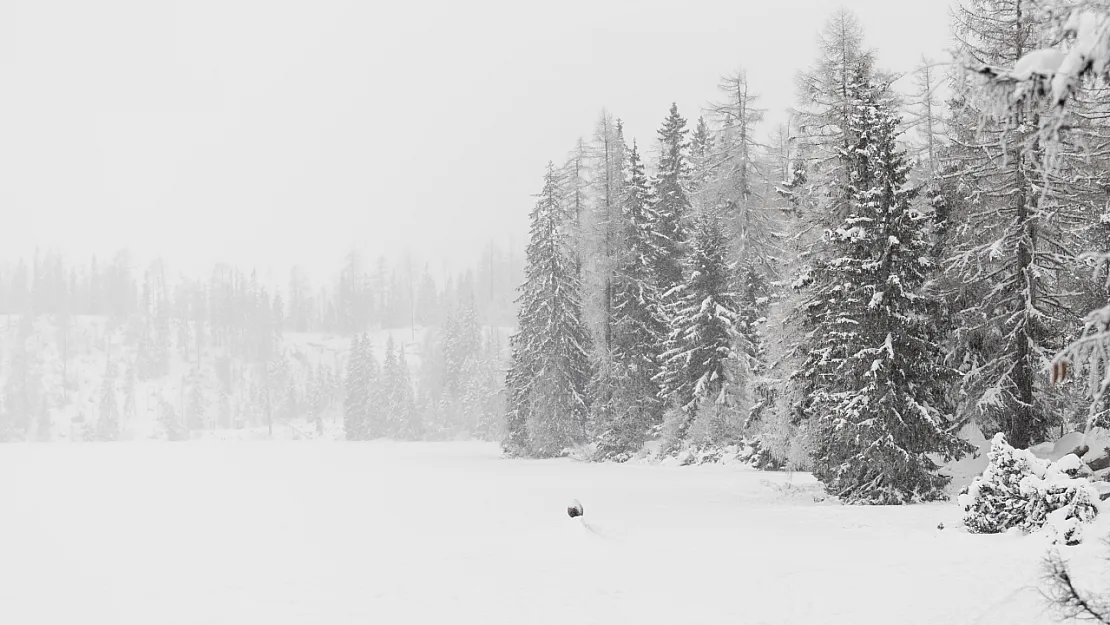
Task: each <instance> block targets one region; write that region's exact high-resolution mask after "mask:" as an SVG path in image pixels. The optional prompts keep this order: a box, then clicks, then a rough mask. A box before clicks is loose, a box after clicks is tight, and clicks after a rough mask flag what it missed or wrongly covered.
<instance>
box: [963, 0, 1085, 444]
mask: <svg viewBox="0 0 1110 625" xmlns="http://www.w3.org/2000/svg"><path fill="white" fill-rule="evenodd" d="M1031 9H1032V7H1030V5H1029V3H1028V2H1027V0H965V1H964V2H963V3H962V4H961V5H960V6H959V7H957V8H956V10H955V11H956V12H955V19H954V22H953V30H954V32H955V34H956V37H957V41H958V43H959V47H960V51H961V53H962V54H963V55H965V56H967V57H969V58H971V59H974V60H975V61H976V62H978V63H985V64H989V65H993V66H1003V67H1012V66H1014V64H1015V63H1016V62H1017V61H1018V60H1019V59H1021V58H1023V57H1024V56H1025V55H1026V53H1028V52H1030V51H1031V50H1034V49H1036V48H1037V47H1039V45H1040V41H1041V35H1040V33H1039V24H1038V23H1037V21H1038V17H1037V15H1036V13H1035V12H1034V11H1032V10H1031ZM961 96H962V98H963V101H962V105H963V108H964V109H966V110H960V111H957V115H955V116H954V120H953V121H954V123H955V122H957V121H958V122H962V123H963V124H974V126H972V127H971V128H967V127H962V128H955V129H954V131H955V132H954V135H955V137H956V148H957V149H955V150H954V160H955V168H956V171H955V173H954V174H953V175H954V176H955V177H956V178H957V180H958V181H959V183H960V190H961V191H962V192H963V195H964V197H963V198H960V199H961V200H962V202H963V204H964V205H965V207H964V208H963V209H962V210H960V211H958V212H957V213H956V214H955V215H954V216H953V217H954V220H955V222H956V223H955V224H954V226H955V232H953V233H952V236H953V237H954V239H955V240H954V242H953V244H954V246H955V249H954V256H953V257H952V258H951V259H950V260H949V263H950V265H951V267H952V268H953V269H955V270H956V271H958V272H959V276H960V278H961V280H960V283H961V287H960V288H961V289H971V290H973V291H974V294H973V297H969V298H966V300H967V305H966V307H965V308H964V310H962V311H960V314H959V326H960V327H959V336H960V339H961V341H960V348H961V356H962V359H963V360H964V361H965V362H966V363H967V365H966V368H967V373H966V375H964V377H963V382H962V393H961V394H962V396H964V397H965V398H966V401H965V402H964V405H963V406H961V410H960V414H961V416H963V417H968V418H971V417H974V418H976V420H978V421H979V422H980V424H981V426H982V427H983V429H984V430H985V431H986V432H987V433H990V432H995V431H1002V432H1004V433H1005V434H1006V438H1007V440H1008V441H1009V442H1010V443H1011V444H1012V445H1014V446H1015V447H1017V448H1026V447H1029V446H1030V445H1033V444H1035V443H1037V442H1040V441H1042V440H1044V439H1045V437H1046V436H1047V433H1048V428H1049V426H1050V425H1051V424H1052V419H1053V417H1052V414H1053V410H1051V409H1050V407H1049V406H1048V405H1047V404H1046V399H1047V397H1046V396H1047V393H1046V389H1045V384H1044V382H1045V381H1046V380H1045V378H1044V376H1041V375H1038V373H1039V371H1040V369H1041V368H1042V366H1043V363H1044V362H1045V361H1047V360H1048V358H1049V357H1050V354H1051V353H1052V352H1054V351H1055V350H1056V349H1058V348H1059V346H1060V345H1061V344H1062V343H1063V340H1064V334H1065V332H1066V330H1067V328H1068V326H1069V325H1070V322H1069V318H1070V317H1071V314H1070V312H1069V311H1068V307H1069V304H1068V302H1067V296H1066V295H1065V293H1066V291H1067V290H1068V289H1067V287H1066V285H1063V284H1061V282H1060V276H1061V275H1064V274H1066V273H1067V272H1062V271H1061V270H1062V269H1063V268H1064V267H1065V266H1066V265H1067V264H1068V263H1070V262H1071V259H1072V258H1073V257H1074V255H1075V254H1076V252H1077V250H1075V249H1074V243H1075V241H1074V238H1073V237H1074V235H1073V234H1072V231H1073V230H1074V229H1073V228H1072V227H1071V224H1069V223H1068V222H1069V221H1071V220H1070V219H1069V217H1068V214H1069V213H1071V212H1072V211H1073V210H1074V205H1073V204H1072V203H1071V202H1067V201H1060V200H1061V199H1062V198H1061V197H1060V196H1059V192H1060V185H1059V184H1056V183H1057V182H1058V181H1057V180H1049V179H1046V178H1045V177H1044V175H1042V171H1041V170H1042V166H1041V165H1042V159H1043V157H1044V150H1043V147H1042V146H1041V145H1040V139H1039V133H1038V131H1037V129H1038V127H1039V126H1040V124H1041V111H1042V108H1041V107H1039V106H1038V105H1037V104H1036V103H1035V102H1033V101H1031V100H1029V99H1024V100H1021V101H1020V103H1019V104H1018V105H1016V106H1015V107H1014V108H1013V110H1012V111H1010V113H1009V114H1008V115H1006V116H1005V117H997V118H992V116H991V114H990V113H991V111H990V109H991V108H992V106H991V104H990V103H988V102H985V101H984V98H982V97H981V96H982V94H980V93H979V92H978V90H977V89H975V88H973V89H970V90H966V91H965V92H964V93H962V94H961ZM1076 182H1078V180H1077V181H1076ZM1069 184H1071V183H1070V182H1069Z"/></svg>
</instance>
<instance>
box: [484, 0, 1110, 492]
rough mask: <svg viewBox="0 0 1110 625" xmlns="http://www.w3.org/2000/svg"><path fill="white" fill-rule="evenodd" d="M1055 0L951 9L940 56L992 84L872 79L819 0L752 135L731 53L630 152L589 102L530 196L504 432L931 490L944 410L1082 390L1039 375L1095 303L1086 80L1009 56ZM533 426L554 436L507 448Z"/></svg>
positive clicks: (1019, 440) (951, 425)
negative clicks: (784, 97)
mask: <svg viewBox="0 0 1110 625" xmlns="http://www.w3.org/2000/svg"><path fill="white" fill-rule="evenodd" d="M1058 18H1059V16H1058V15H1055V14H1052V13H1051V12H1049V13H1046V12H1042V11H1034V10H1030V9H1029V8H1028V7H1027V6H1026V3H1024V2H1021V1H1019V0H967V1H966V2H964V3H963V4H962V5H961V6H960V7H958V9H957V10H956V11H955V13H954V19H953V33H954V35H955V37H956V39H957V42H958V45H959V48H960V51H961V53H962V58H965V59H969V66H975V65H976V64H978V66H980V69H977V70H976V72H977V73H976V74H975V75H976V76H979V77H982V76H984V75H985V76H993V77H995V78H996V79H998V80H1000V81H1001V82H1002V83H1003V89H1004V90H1005V92H1004V94H1003V95H1004V96H1005V97H1004V98H1001V99H1000V98H999V97H997V96H998V94H997V93H992V92H991V91H990V89H984V87H983V86H982V84H981V81H980V82H976V81H974V80H971V81H965V80H954V81H952V82H950V83H946V82H945V79H946V77H945V76H943V75H942V74H941V73H940V72H939V71H938V70H937V69H936V67H935V66H934V65H931V64H929V63H928V62H925V63H924V64H923V65H922V67H921V68H920V69H919V70H918V71H916V72H915V74H914V76H913V80H907V81H899V80H898V78H899V76H897V75H895V74H893V73H891V72H887V71H884V70H882V69H881V68H880V62H879V55H878V53H877V52H876V51H874V50H871V49H869V48H868V47H867V46H866V45H865V37H864V32H863V30H862V28H861V27H860V25H859V22H858V20H857V19H856V17H855V16H854V15H853V14H852V13H851V12H849V11H847V10H839V11H837V12H835V13H834V14H833V15H832V16H831V17H830V18H829V20H828V22H827V24H826V27H825V29H824V30H823V31H822V33H821V35H820V36H819V38H818V42H817V43H818V56H817V59H816V60H815V62H814V64H813V65H812V66H810V67H809V68H806V69H804V70H803V71H801V72H800V73H799V75H798V81H797V84H798V88H799V91H798V106H797V107H796V108H795V109H794V110H792V111H791V112H790V113H791V114H790V117H789V121H788V123H786V124H784V125H783V126H781V127H778V128H774V129H772V132H771V133H770V139H765V138H763V137H765V136H766V130H765V129H762V128H760V124H761V122H762V121H763V119H764V111H763V110H761V109H759V108H758V107H757V105H756V103H757V101H758V98H757V96H756V95H755V93H754V92H753V90H752V89H751V88H750V86H749V84H748V80H747V76H746V74H745V72H743V71H738V72H736V73H735V74H733V75H730V76H728V77H726V78H725V79H723V80H722V83H721V93H722V97H721V100H720V101H719V102H714V103H710V104H708V105H707V106H706V108H705V111H706V113H707V114H706V115H704V116H701V117H699V118H698V119H697V120H696V122H695V123H692V124H688V122H687V119H686V118H684V117H683V116H682V115H681V114H680V112H679V111H678V109H677V107H676V106H673V105H672V106H671V108H670V110H669V112H668V113H667V115H666V116H665V117H664V119H663V122H662V124H661V126H660V129H659V130H658V133H657V137H656V142H655V145H656V146H657V147H658V150H657V152H655V151H653V152H654V153H655V154H656V157H655V158H654V159H653V162H651V163H650V164H648V165H647V166H645V164H644V163H642V162H641V154H640V151H639V150H638V148H637V144H636V141H635V140H629V139H628V138H627V134H628V129H627V128H625V127H624V125H623V124H622V123H621V122H620V121H619V120H617V121H613V118H612V116H611V115H610V114H609V113H607V112H606V113H603V114H602V116H601V119H600V121H599V124H598V129H599V130H598V132H596V133H595V134H594V136H593V137H591V138H590V139H583V140H579V141H578V143H577V146H576V148H575V149H574V150H573V151H572V153H571V157H570V158H569V159H568V161H567V164H566V165H565V166H564V167H562V168H555V169H552V170H550V171H549V172H548V176H547V177H546V178H545V185H544V192H543V194H542V196H541V203H540V205H542V206H543V207H544V209H543V210H540V205H538V206H537V211H538V212H534V213H533V229H532V244H531V246H530V247H529V250H528V256H527V259H526V262H527V267H528V273H527V278H526V280H525V282H524V285H523V286H522V287H521V288H520V293H521V299H520V302H521V309H520V311H519V313H518V314H519V317H518V319H519V323H518V328H517V334H516V335H514V336H513V337H512V359H513V362H512V367H511V369H510V371H509V372H508V375H507V378H506V385H507V388H506V397H507V401H508V403H507V406H506V411H507V419H506V427H507V430H506V432H505V438H504V440H505V447H506V449H507V450H508V451H510V452H512V453H514V454H522V455H536V456H544V455H551V454H563V453H570V452H571V448H573V447H577V446H580V445H582V444H583V443H589V444H590V447H589V449H590V450H592V456H593V457H594V458H595V459H599V460H605V459H613V460H619V461H623V460H627V459H630V458H632V457H636V456H643V455H650V454H657V455H662V456H677V457H679V458H684V459H686V460H690V459H691V458H695V457H697V458H701V457H714V458H715V457H720V452H719V450H722V449H728V448H740V447H743V448H746V449H747V448H752V445H756V446H758V448H759V449H760V450H761V453H760V458H763V459H765V460H766V458H767V457H768V455H769V456H770V457H771V458H773V460H771V461H768V462H767V464H769V465H771V466H782V465H787V466H794V467H804V468H808V469H812V470H813V471H814V473H815V475H817V477H818V478H819V479H821V481H822V482H824V484H825V486H826V488H827V489H828V490H829V492H830V493H833V494H835V495H837V496H838V497H840V498H841V499H842V500H843V501H847V502H853V503H908V502H913V501H921V500H929V499H935V498H939V497H944V496H946V491H945V487H946V484H947V478H945V477H943V476H941V475H940V474H938V464H937V463H938V461H940V460H944V459H951V458H955V457H959V456H960V455H961V454H962V453H964V452H965V451H966V450H967V444H966V443H964V442H962V441H961V440H960V439H959V437H958V436H957V433H958V432H959V431H960V429H961V428H962V427H964V426H965V425H966V424H968V423H974V424H975V425H977V426H978V427H979V428H980V429H981V430H983V431H984V432H985V433H986V434H988V435H993V434H994V433H997V432H1002V433H1004V434H1005V436H1006V437H1007V440H1009V441H1011V442H1012V443H1013V444H1015V445H1016V446H1019V447H1028V446H1030V445H1033V444H1035V443H1038V442H1041V441H1044V440H1046V439H1047V438H1048V437H1049V436H1050V434H1051V433H1052V432H1057V433H1058V432H1060V430H1061V428H1068V427H1076V426H1078V425H1079V424H1080V423H1081V422H1082V419H1083V418H1084V417H1085V416H1086V415H1087V414H1088V413H1090V412H1091V411H1092V410H1093V411H1095V412H1099V411H1101V410H1103V409H1104V406H1102V405H1094V404H1092V401H1091V398H1090V396H1086V397H1085V396H1084V395H1083V393H1082V392H1081V389H1078V388H1076V387H1075V386H1067V385H1065V387H1063V388H1062V389H1060V388H1050V385H1049V380H1048V376H1047V375H1045V373H1046V365H1047V363H1048V362H1049V361H1050V360H1051V358H1052V357H1053V355H1054V354H1055V353H1056V352H1058V351H1059V350H1060V349H1061V348H1063V347H1064V346H1065V345H1067V344H1068V343H1069V342H1070V341H1072V340H1073V339H1075V338H1077V337H1078V336H1079V335H1080V332H1081V331H1082V326H1081V324H1080V323H1079V319H1080V318H1081V316H1082V315H1083V314H1084V312H1085V310H1086V309H1089V308H1090V307H1092V306H1095V305H1099V300H1100V299H1101V300H1105V297H1106V293H1105V289H1104V287H1102V286H1098V285H1095V284H1094V283H1093V282H1091V281H1090V280H1089V279H1088V278H1087V277H1086V276H1083V275H1081V274H1080V273H1078V272H1076V271H1075V270H1074V269H1075V268H1076V267H1077V260H1078V259H1080V257H1081V256H1082V255H1083V253H1085V252H1092V251H1101V247H1100V246H1103V241H1104V238H1105V236H1104V235H1105V219H1103V214H1104V212H1105V211H1104V209H1103V208H1102V205H1103V204H1104V197H1103V196H1104V195H1105V191H1104V190H1105V188H1106V180H1105V176H1106V174H1105V172H1106V171H1110V167H1108V166H1107V165H1108V163H1106V159H1105V154H1107V153H1110V152H1108V151H1107V150H1106V149H1105V148H1106V146H1107V143H1106V142H1107V137H1110V133H1108V132H1107V128H1106V123H1105V121H1104V120H1105V119H1107V116H1106V114H1105V113H1106V111H1105V109H1106V107H1107V105H1108V103H1110V98H1107V97H1105V96H1106V94H1105V89H1104V88H1102V87H1100V86H1098V85H1095V84H1088V83H1087V82H1082V81H1081V80H1072V81H1069V82H1066V83H1062V84H1063V88H1064V92H1066V93H1064V95H1065V96H1066V98H1065V99H1067V100H1068V107H1065V108H1061V107H1060V105H1059V101H1060V100H1059V99H1058V98H1059V94H1057V93H1056V91H1053V90H1052V89H1046V88H1045V85H1046V84H1047V83H1044V82H1043V81H1044V80H1046V78H1045V76H1046V75H1047V76H1048V77H1049V78H1051V76H1050V74H1045V73H1044V72H1045V71H1047V70H1044V69H1042V67H1041V66H1042V65H1044V59H1055V60H1057V61H1059V60H1060V59H1062V58H1064V55H1063V54H1059V55H1056V56H1052V55H1046V54H1030V53H1035V52H1037V51H1038V48H1039V47H1041V46H1043V45H1045V42H1046V41H1049V40H1050V39H1048V38H1047V37H1048V35H1047V34H1046V33H1049V32H1056V33H1057V34H1059V33H1060V32H1063V33H1064V34H1067V33H1069V32H1070V33H1072V34H1074V33H1075V32H1079V31H1077V30H1075V29H1074V28H1073V29H1072V30H1070V31H1069V30H1068V27H1067V25H1064V27H1061V26H1060V24H1056V25H1055V26H1056V30H1055V31H1052V29H1051V28H1050V26H1052V24H1050V23H1049V22H1047V21H1046V20H1050V19H1058ZM1090 23H1091V24H1096V23H1101V22H1097V20H1096V21H1094V22H1090ZM1083 32H1086V31H1083ZM1100 32H1101V31H1100ZM1092 37H1094V36H1093V35H1092ZM1092 41H1098V39H1097V37H1094V39H1092ZM1072 54H1073V56H1074V55H1076V54H1079V55H1082V54H1084V53H1083V52H1074V53H1072ZM1030 58H1032V59H1034V60H1035V61H1037V62H1036V63H1034V62H1033V61H1030V60H1029V59H1030ZM984 67H985V68H986V69H982V68H984ZM1014 67H1017V69H1016V70H1014V71H1013V72H1010V73H1006V72H1007V71H1008V70H1006V69H1005V68H1014ZM1076 67H1077V68H1080V69H1082V68H1083V67H1085V66H1082V65H1077V66H1076ZM1099 67H1101V66H1099ZM999 68H1002V69H999ZM1050 69H1054V68H1050ZM1089 69H1090V67H1087V69H1084V70H1083V71H1088V70H1089ZM1094 71H1101V70H1099V69H1097V68H1096V69H1095V70H1094ZM1022 72H1024V74H1022ZM1038 72H1040V73H1038ZM958 73H959V72H957V74H958ZM1019 74H1020V75H1019ZM999 76H1001V77H1002V78H1001V79H999V78H998V77H999ZM1022 80H1027V81H1032V82H1033V83H1036V81H1037V80H1041V81H1042V83H1040V84H1041V86H1040V87H1037V86H1036V84H1033V86H1031V87H1028V88H1026V89H1025V91H1022V89H1023V87H1022V86H1021V85H1022V84H1023V83H1022V82H1021V81H1022ZM1015 84H1016V85H1017V86H1016V87H1015ZM898 85H902V86H905V87H906V88H907V91H906V92H899V90H898ZM1053 86H1054V88H1055V86H1056V83H1053ZM941 93H948V94H950V96H951V97H949V99H947V100H942V99H941V97H940V95H939V94H941ZM1046 93H1048V94H1050V96H1051V97H1049V98H1048V100H1052V97H1056V98H1057V99H1056V100H1052V101H1051V102H1048V103H1047V104H1046V103H1045V102H1044V101H1042V100H1038V99H1037V98H1036V97H1032V96H1034V95H1036V94H1041V95H1044V94H1046ZM1000 101H1001V102H1003V105H1001V106H1000V105H999V102H1000ZM1046 107H1048V108H1046ZM1049 109H1051V110H1049ZM1061 118H1063V121H1061ZM1046 129H1047V130H1046ZM1049 131H1050V132H1051V137H1049V135H1048V134H1046V132H1049ZM1049 138H1051V141H1049ZM614 159H615V160H614ZM1048 164H1050V165H1051V166H1046V165H1048ZM548 222H550V224H549V225H544V224H548ZM553 233H554V234H553ZM612 241H618V242H619V244H618V245H609V244H599V242H605V243H609V242H612ZM552 285H554V287H553V288H552ZM544 288H547V289H548V290H547V291H544V290H543V289H544ZM1088 326H1089V327H1088V330H1087V333H1088V334H1089V335H1093V330H1091V329H1090V328H1091V327H1093V326H1091V324H1090V323H1089V324H1088ZM568 345H573V346H575V349H574V350H568V349H566V347H565V346H568ZM1092 353H1093V352H1092ZM572 356H573V357H572ZM583 356H588V361H587V359H584V358H583ZM587 364H588V366H587ZM1100 366H1101V365H1099V366H1098V367H1095V368H1096V369H1098V370H1101V369H1099V367H1100ZM552 367H556V368H557V370H558V373H559V376H558V377H552V376H551V375H550V374H551V372H552ZM583 389H585V392H583ZM537 398H541V399H540V400H539V401H537ZM1101 401H1103V403H1105V400H1101ZM549 406H550V407H558V409H557V410H552V411H550V413H548V412H545V407H549ZM583 411H584V416H581V415H582V414H583ZM549 431H558V432H562V433H565V435H561V436H557V437H554V440H556V441H557V444H547V443H544V444H539V443H537V442H536V441H535V440H534V439H535V437H536V436H537V435H536V434H535V433H536V432H549ZM652 442H654V443H655V444H653V445H649V444H647V443H652ZM713 450H718V451H716V452H715V451H713Z"/></svg>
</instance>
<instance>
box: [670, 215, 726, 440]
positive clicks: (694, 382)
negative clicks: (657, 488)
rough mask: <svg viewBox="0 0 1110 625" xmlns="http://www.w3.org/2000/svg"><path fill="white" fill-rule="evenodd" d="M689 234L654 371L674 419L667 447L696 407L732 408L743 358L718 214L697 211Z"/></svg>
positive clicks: (683, 432) (719, 415)
mask: <svg viewBox="0 0 1110 625" xmlns="http://www.w3.org/2000/svg"><path fill="white" fill-rule="evenodd" d="M693 234H694V240H693V246H692V247H693V249H692V250H691V253H690V256H689V258H688V260H687V264H688V270H687V272H686V273H687V278H686V283H685V284H683V285H681V286H679V287H677V288H676V289H675V290H674V293H673V299H674V303H673V304H672V305H671V306H670V314H669V315H668V317H669V318H670V320H671V327H670V333H669V335H668V337H667V340H666V344H665V348H664V352H663V353H662V355H661V362H662V368H661V371H660V372H659V374H657V376H656V378H657V380H658V381H659V383H660V387H661V388H660V397H661V398H662V399H663V401H664V403H665V405H666V407H667V408H668V409H669V410H671V411H672V413H671V414H672V415H673V417H672V418H673V420H674V423H673V429H672V430H671V431H670V432H669V433H668V436H669V440H668V441H667V448H666V449H665V450H664V451H668V452H669V451H675V450H676V449H677V447H678V445H680V444H681V443H682V442H684V441H685V440H686V436H687V433H688V432H689V429H690V426H691V425H692V424H693V421H694V419H695V418H696V417H697V416H698V413H699V412H700V411H705V410H710V411H711V412H712V413H713V414H712V415H707V416H710V418H715V419H717V420H721V419H727V418H728V416H729V415H728V412H729V411H732V410H735V408H736V406H735V405H734V404H735V401H736V399H737V396H738V395H737V391H738V390H739V389H738V388H737V385H738V384H739V383H740V380H738V379H737V375H736V374H737V371H736V366H737V365H738V364H739V363H740V362H742V361H744V360H745V357H744V356H740V355H738V354H737V353H736V350H737V348H738V345H737V342H738V341H739V339H740V336H739V334H738V333H737V331H736V327H737V322H738V321H739V315H738V312H737V308H738V306H737V301H736V295H735V293H734V291H733V288H732V280H731V275H730V270H731V268H730V267H729V263H728V242H727V241H726V239H725V236H724V233H723V231H722V228H721V224H720V220H719V218H718V217H717V216H716V215H713V214H711V213H709V214H702V215H699V216H698V217H697V219H696V222H695V225H694V233H693ZM742 349H743V348H741V350H742Z"/></svg>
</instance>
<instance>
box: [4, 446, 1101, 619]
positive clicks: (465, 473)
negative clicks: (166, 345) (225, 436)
mask: <svg viewBox="0 0 1110 625" xmlns="http://www.w3.org/2000/svg"><path fill="white" fill-rule="evenodd" d="M0 476H3V479H0V622H3V623H19V624H20V625H35V624H47V623H49V624H51V625H56V624H60V623H81V624H82V625H91V624H94V623H110V624H113V625H129V624H136V625H139V624H141V625H150V624H152V623H158V624H160V625H170V624H182V625H186V624H188V625H197V624H201V623H227V624H235V625H247V624H254V623H257V624H265V625H281V624H287V623H297V624H305V625H308V624H312V625H325V624H340V623H358V624H360V625H365V624H368V623H373V624H375V625H380V624H384V623H397V624H408V623H429V624H441V623H481V624H483V625H491V624H497V623H505V624H510V623H511V624H513V625H520V624H528V625H536V624H541V623H559V624H560V625H565V624H567V623H574V624H575V625H585V624H588V623H598V624H604V625H613V624H616V623H746V624H750V625H754V624H759V623H766V624H775V625H789V624H793V623H805V624H817V623H821V624H830V625H832V624H839V623H844V624H851V625H864V624H868V623H875V624H883V625H889V624H891V623H898V624H900V625H910V624H914V623H921V624H929V625H936V624H939V623H969V624H970V623H981V624H989V623H1006V624H1008V625H1023V624H1031V623H1051V622H1053V620H1052V618H1051V615H1050V614H1049V613H1048V612H1047V611H1046V610H1045V604H1044V602H1043V600H1042V599H1041V595H1040V592H1039V590H1038V588H1037V583H1038V578H1039V574H1040V559H1041V558H1042V557H1043V555H1044V554H1045V551H1046V548H1047V546H1046V545H1047V543H1046V541H1045V539H1043V538H1041V537H1038V536H1028V537H1026V536H1019V535H1012V534H1007V535H998V536H974V535H970V534H967V533H965V532H963V531H962V530H959V529H954V528H955V526H956V525H957V524H958V522H959V518H960V514H959V510H958V508H957V507H956V505H955V504H954V503H942V504H931V505H919V506H906V507H847V506H840V505H836V504H833V503H816V502H815V501H814V497H813V495H814V493H815V492H816V485H815V483H814V480H813V478H812V477H811V476H809V475H806V474H793V475H788V474H785V473H763V472H758V471H753V470H749V469H744V468H740V467H724V466H703V467H681V468H680V467H665V466H659V465H612V464H584V463H576V462H573V461H570V460H552V461H508V460H503V459H500V458H499V453H498V450H497V447H496V446H494V445H488V444H480V443H473V444H472V443H442V444H431V443H428V444H420V443H417V444H414V443H407V444H403V443H384V442H378V443H341V442H328V441H309V442H305V441H302V442H218V441H203V442H201V441H195V442H192V443H181V444H172V443H159V442H134V443H116V444H111V443H109V444H85V445H35V444H15V445H6V446H3V447H2V448H0ZM575 498H577V499H579V500H580V501H581V502H582V504H583V505H584V507H585V517H584V518H585V520H586V521H587V523H588V524H589V527H590V528H592V531H591V530H590V529H589V528H587V527H584V526H583V525H581V524H579V523H578V522H577V521H574V520H571V519H570V518H568V517H567V514H566V511H565V510H566V506H567V504H568V503H569V502H570V501H571V500H572V499H575ZM1107 516H1110V515H1107ZM938 523H943V524H944V525H945V526H946V529H944V530H938V528H937V525H938ZM1106 528H1107V526H1106V525H1103V527H1102V528H1099V530H1098V532H1095V531H1092V533H1091V534H1090V535H1091V536H1096V535H1097V536H1102V535H1105V534H1106V531H1104V530H1105V529H1106ZM1090 542H1091V545H1090V546H1083V547H1079V548H1066V549H1065V553H1066V554H1069V555H1071V556H1072V557H1073V558H1074V559H1075V560H1077V561H1081V564H1082V566H1080V567H1079V569H1078V570H1079V573H1080V574H1082V576H1083V579H1081V580H1080V581H1081V582H1082V581H1084V579H1089V580H1092V581H1094V580H1096V579H1102V578H1103V577H1102V575H1101V574H1100V572H1099V569H1098V567H1099V566H1101V564H1100V562H1101V561H1100V560H1099V557H1100V556H1101V551H1100V548H1101V545H1100V544H1099V541H1097V540H1092V541H1090Z"/></svg>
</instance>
